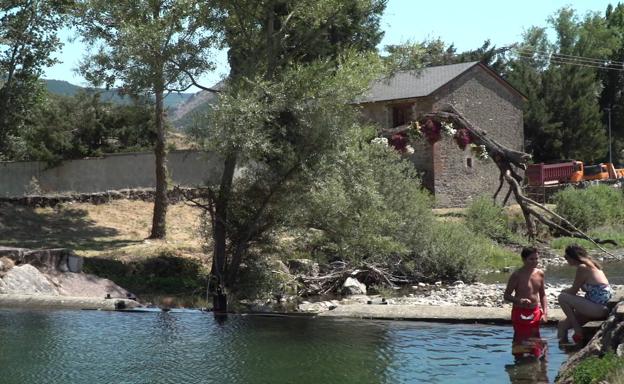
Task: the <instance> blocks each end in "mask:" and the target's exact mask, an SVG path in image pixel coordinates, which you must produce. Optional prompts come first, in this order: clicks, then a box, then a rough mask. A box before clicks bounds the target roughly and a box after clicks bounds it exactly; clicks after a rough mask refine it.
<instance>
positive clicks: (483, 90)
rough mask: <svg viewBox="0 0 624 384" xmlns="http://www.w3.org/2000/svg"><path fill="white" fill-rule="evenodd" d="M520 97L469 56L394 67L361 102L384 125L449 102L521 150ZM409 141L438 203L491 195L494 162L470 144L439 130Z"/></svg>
mask: <svg viewBox="0 0 624 384" xmlns="http://www.w3.org/2000/svg"><path fill="white" fill-rule="evenodd" d="M524 101H525V97H524V96H523V95H522V94H521V93H520V92H519V91H517V90H516V89H515V88H513V87H512V86H511V85H510V84H509V83H507V82H506V81H505V80H504V79H503V78H501V77H500V76H498V75H497V74H496V73H495V72H494V71H492V70H491V69H489V68H488V67H487V66H486V65H483V64H481V63H479V62H470V63H462V64H453V65H444V66H438V67H430V68H425V69H423V70H420V71H402V72H398V73H396V74H394V75H393V76H392V77H390V78H386V79H382V80H378V81H376V82H375V83H374V84H373V85H372V87H371V89H370V91H369V92H368V94H367V95H366V96H364V97H363V98H361V99H360V100H359V104H360V105H361V106H362V108H363V114H364V116H365V118H367V119H369V120H372V121H374V122H376V123H377V124H379V125H380V126H381V127H382V128H393V127H397V126H400V125H404V124H406V123H409V122H410V121H411V120H413V119H415V118H416V117H417V116H418V115H419V114H421V113H426V112H431V111H435V110H438V109H440V108H441V107H443V106H444V105H446V104H450V105H452V106H453V107H454V108H455V109H456V110H457V111H459V112H460V113H461V114H462V115H463V116H464V117H465V118H467V119H468V120H469V121H470V122H471V123H472V124H473V125H475V126H477V127H479V128H481V129H483V130H485V131H486V132H487V133H488V135H489V136H490V137H492V138H493V139H494V140H496V141H498V142H499V143H501V144H502V145H505V146H507V147H509V148H512V149H515V150H523V149H524V132H523V119H522V107H523V102H524ZM412 147H414V149H415V153H414V154H413V155H412V156H411V160H412V161H413V163H414V165H415V166H416V168H417V169H418V170H419V171H421V172H422V178H423V185H424V186H425V187H426V188H427V189H429V190H430V191H431V192H432V193H433V194H434V195H435V199H436V206H437V207H463V206H466V205H468V204H469V203H470V202H471V201H472V200H473V199H474V198H476V197H478V196H482V195H489V196H491V195H492V194H493V193H494V191H495V190H496V188H497V187H498V183H499V180H498V177H499V172H498V169H497V168H496V166H495V165H494V163H493V162H492V161H491V160H479V159H477V158H476V157H475V156H474V155H473V154H472V152H471V151H470V149H466V150H464V151H462V150H461V149H459V148H458V147H457V145H456V144H455V143H454V142H453V141H452V139H451V138H448V137H445V136H443V138H442V139H441V140H440V141H438V142H437V143H435V144H434V145H430V144H428V143H427V142H425V141H423V142H417V143H412ZM505 193H506V189H504V190H503V192H502V195H503V196H504V195H505Z"/></svg>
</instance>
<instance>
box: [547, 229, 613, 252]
mask: <svg viewBox="0 0 624 384" xmlns="http://www.w3.org/2000/svg"><path fill="white" fill-rule="evenodd" d="M587 234H588V235H589V236H591V237H592V238H594V239H610V240H613V241H615V242H616V243H617V244H619V246H620V247H621V245H622V244H624V225H622V224H620V225H614V226H610V227H598V228H596V229H592V230H589V231H588V232H587ZM572 244H578V245H580V246H581V247H583V248H585V249H596V250H598V247H596V245H595V244H594V243H592V242H591V241H589V240H585V239H577V238H573V237H558V238H556V239H553V240H552V241H551V242H550V246H551V247H552V248H554V249H560V250H563V249H565V248H566V247H567V246H568V245H572ZM601 246H602V247H603V248H607V249H609V248H618V246H615V245H612V244H602V245H601Z"/></svg>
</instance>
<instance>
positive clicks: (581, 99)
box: [508, 8, 617, 163]
mask: <svg viewBox="0 0 624 384" xmlns="http://www.w3.org/2000/svg"><path fill="white" fill-rule="evenodd" d="M548 21H549V24H550V25H551V26H552V27H553V29H554V31H555V40H554V41H553V42H549V41H548V39H547V36H546V34H545V32H544V30H543V29H539V28H535V29H531V30H529V32H528V33H527V34H526V35H525V41H524V42H523V43H522V44H520V45H519V47H518V49H517V51H516V52H517V55H518V57H517V60H518V62H516V63H514V64H512V65H511V70H510V72H509V73H508V79H509V80H510V81H511V82H512V84H514V85H515V86H516V87H517V88H518V89H520V90H521V91H523V92H525V94H526V95H527V96H528V98H529V102H528V104H527V110H526V113H525V117H526V119H525V132H526V138H527V140H528V144H529V148H530V149H532V154H533V156H534V158H535V159H536V160H558V159H577V160H583V161H585V162H587V163H591V162H595V161H600V160H602V159H604V157H605V154H606V152H607V140H606V129H605V125H604V123H603V121H602V111H601V109H600V105H599V95H600V91H601V84H600V81H599V77H598V74H599V71H601V70H603V69H602V68H601V64H600V63H598V61H597V60H595V61H592V60H590V58H600V57H608V55H609V54H610V53H611V51H612V50H613V48H614V47H615V45H616V42H617V38H616V36H615V35H614V34H613V32H612V31H610V30H609V29H608V28H607V26H606V22H605V20H604V18H602V17H601V16H600V15H598V14H595V13H589V14H587V15H585V16H584V17H583V18H580V17H578V16H577V15H576V13H575V12H574V10H572V9H570V8H562V9H561V10H559V11H558V12H557V13H556V14H555V15H554V16H552V17H551V18H549V20H548Z"/></svg>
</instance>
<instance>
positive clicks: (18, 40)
mask: <svg viewBox="0 0 624 384" xmlns="http://www.w3.org/2000/svg"><path fill="white" fill-rule="evenodd" d="M68 3H69V1H64V0H11V1H9V0H0V159H2V158H12V157H13V155H14V148H13V145H12V144H13V142H14V139H15V138H16V136H17V134H19V132H20V129H21V128H22V126H23V124H24V120H25V118H26V116H27V115H28V113H29V112H30V110H31V108H32V107H33V106H34V105H35V104H36V103H37V102H38V101H39V100H40V98H41V96H42V87H41V84H40V83H39V77H40V76H41V74H42V73H43V69H44V68H45V67H48V66H51V65H53V64H54V63H55V62H56V60H55V59H54V58H52V57H51V54H52V53H53V52H54V51H55V50H57V49H58V48H59V47H60V46H61V43H60V41H59V39H58V37H57V31H58V30H59V28H61V27H62V26H63V21H64V12H65V11H66V10H67V5H68Z"/></svg>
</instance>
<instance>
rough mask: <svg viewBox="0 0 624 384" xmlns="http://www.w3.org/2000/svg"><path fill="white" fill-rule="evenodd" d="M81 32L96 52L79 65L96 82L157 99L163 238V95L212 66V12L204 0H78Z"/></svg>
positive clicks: (156, 221) (160, 231)
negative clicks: (210, 56) (210, 55)
mask: <svg viewBox="0 0 624 384" xmlns="http://www.w3.org/2000/svg"><path fill="white" fill-rule="evenodd" d="M78 4H79V7H78V11H77V20H78V24H77V25H78V28H79V30H80V32H81V35H82V38H83V39H84V41H85V42H87V43H88V44H90V46H91V47H94V48H96V50H95V52H93V53H91V54H89V55H88V56H87V57H86V58H85V60H84V61H83V62H82V64H81V66H80V70H81V72H82V73H83V74H84V75H85V77H86V78H87V79H88V80H89V81H90V82H91V83H93V84H94V85H101V84H105V85H106V86H107V87H112V86H113V85H115V86H119V87H120V88H121V90H122V92H125V93H128V94H131V95H148V96H149V97H152V98H153V100H154V124H155V126H154V131H155V134H156V144H155V146H154V153H155V157H156V198H155V201H154V215H153V222H152V231H151V234H150V238H164V237H165V235H166V227H165V218H166V214H167V166H166V143H165V127H166V123H165V116H164V109H163V98H164V97H165V95H166V93H167V92H168V91H180V90H186V89H188V88H189V86H190V84H191V79H192V78H194V77H195V76H198V75H200V74H201V73H203V72H205V71H207V70H209V69H211V68H212V62H211V60H210V58H209V54H210V49H211V48H213V47H214V35H213V33H212V29H211V24H210V22H211V20H212V16H211V14H210V8H209V7H207V5H206V4H207V3H206V2H204V1H200V0H133V1H109V0H80V1H78Z"/></svg>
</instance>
